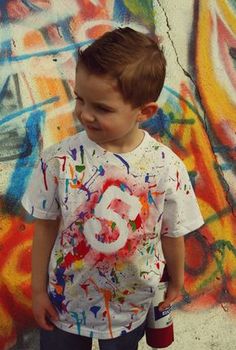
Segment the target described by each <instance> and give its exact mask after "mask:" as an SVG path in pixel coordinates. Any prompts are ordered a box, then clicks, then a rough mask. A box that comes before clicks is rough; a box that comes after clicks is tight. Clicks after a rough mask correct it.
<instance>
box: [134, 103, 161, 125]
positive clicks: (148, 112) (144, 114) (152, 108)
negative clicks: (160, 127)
mask: <svg viewBox="0 0 236 350" xmlns="http://www.w3.org/2000/svg"><path fill="white" fill-rule="evenodd" d="M157 108H158V106H157V103H156V102H149V103H146V104H145V105H143V106H142V107H141V109H140V114H139V117H138V121H139V122H144V121H145V120H147V119H149V118H151V117H152V116H153V115H154V114H155V113H156V111H157Z"/></svg>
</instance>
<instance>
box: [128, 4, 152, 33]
mask: <svg viewBox="0 0 236 350" xmlns="http://www.w3.org/2000/svg"><path fill="white" fill-rule="evenodd" d="M123 1H124V5H125V6H126V8H127V9H128V10H129V11H130V13H131V14H132V15H134V16H135V17H137V18H138V19H139V21H141V23H143V24H145V25H146V26H148V27H149V28H150V29H151V30H153V27H154V26H155V19H154V10H153V1H152V0H145V1H140V0H123Z"/></svg>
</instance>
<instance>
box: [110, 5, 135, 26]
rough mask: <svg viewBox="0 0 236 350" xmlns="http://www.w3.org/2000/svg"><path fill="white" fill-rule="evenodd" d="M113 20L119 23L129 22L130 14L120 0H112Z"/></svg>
mask: <svg viewBox="0 0 236 350" xmlns="http://www.w3.org/2000/svg"><path fill="white" fill-rule="evenodd" d="M113 20H114V21H116V22H120V23H130V20H131V14H130V12H129V11H128V9H127V7H126V6H125V5H124V2H123V1H122V0H115V1H114V7H113Z"/></svg>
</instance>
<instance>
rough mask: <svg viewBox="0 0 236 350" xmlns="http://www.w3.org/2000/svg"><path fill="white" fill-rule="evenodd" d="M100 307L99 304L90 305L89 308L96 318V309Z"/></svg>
mask: <svg viewBox="0 0 236 350" xmlns="http://www.w3.org/2000/svg"><path fill="white" fill-rule="evenodd" d="M100 309H101V307H100V306H92V307H91V308H90V311H91V312H92V313H93V314H94V316H95V318H97V313H98V311H99V310H100Z"/></svg>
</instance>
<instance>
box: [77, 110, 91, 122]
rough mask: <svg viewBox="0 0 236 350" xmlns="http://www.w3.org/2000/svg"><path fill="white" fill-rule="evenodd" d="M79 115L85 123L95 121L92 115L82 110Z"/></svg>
mask: <svg viewBox="0 0 236 350" xmlns="http://www.w3.org/2000/svg"><path fill="white" fill-rule="evenodd" d="M80 115H81V118H82V119H83V121H85V122H93V121H94V120H95V117H94V115H93V113H91V112H90V111H88V110H82V111H81V113H80Z"/></svg>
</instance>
